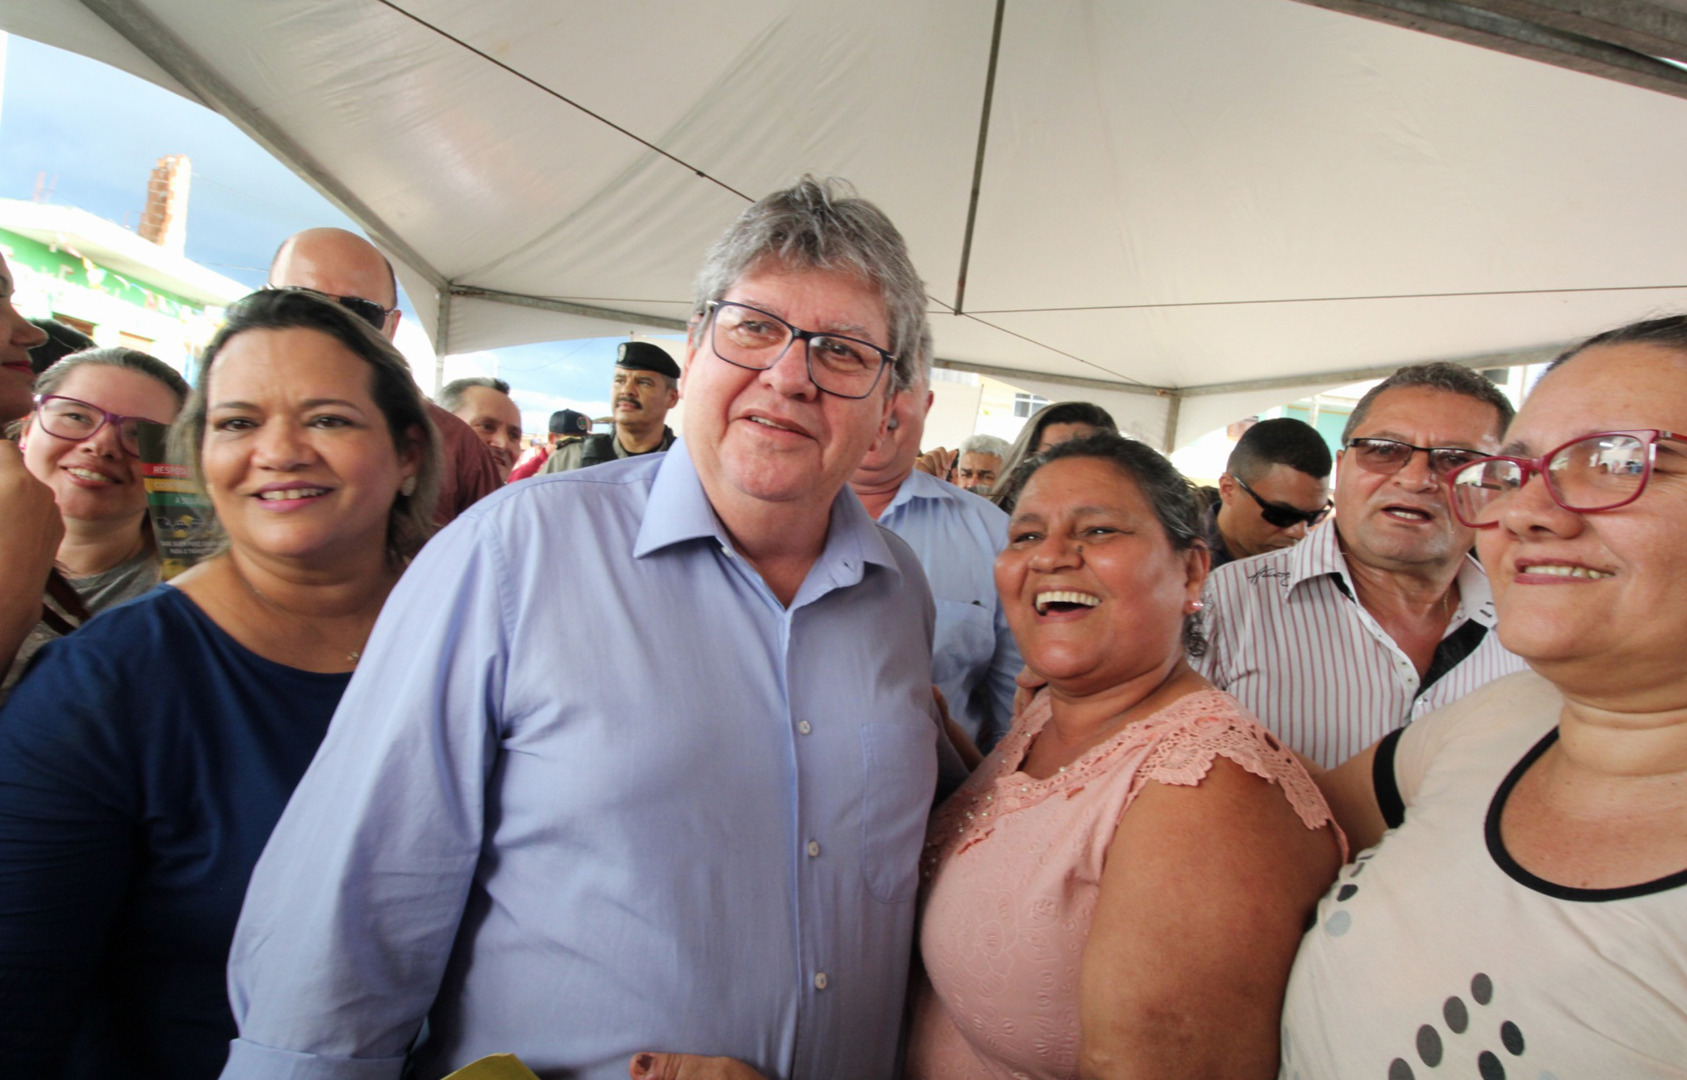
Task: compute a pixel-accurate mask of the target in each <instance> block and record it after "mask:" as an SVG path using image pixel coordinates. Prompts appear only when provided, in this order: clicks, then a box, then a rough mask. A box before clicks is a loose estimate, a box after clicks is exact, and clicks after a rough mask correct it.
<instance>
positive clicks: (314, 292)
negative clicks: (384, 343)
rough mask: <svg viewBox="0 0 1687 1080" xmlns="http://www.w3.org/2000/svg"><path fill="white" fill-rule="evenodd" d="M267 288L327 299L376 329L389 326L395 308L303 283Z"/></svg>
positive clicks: (383, 329)
mask: <svg viewBox="0 0 1687 1080" xmlns="http://www.w3.org/2000/svg"><path fill="white" fill-rule="evenodd" d="M265 288H270V289H286V290H288V291H289V292H302V293H309V294H310V295H311V296H314V297H317V298H318V299H321V300H326V301H328V302H329V303H330V304H338V305H340V306H341V307H343V308H345V309H346V310H347V311H349V312H351V313H352V314H353V315H356V316H357V317H358V318H360V319H362V320H363V321H364V322H366V323H368V324H369V325H370V326H373V327H374V328H375V329H376V330H380V331H383V332H384V331H385V330H386V328H387V316H388V315H391V314H392V313H393V311H394V310H395V309H394V308H389V307H382V306H381V305H379V304H377V303H375V301H373V300H365V299H364V298H363V297H361V296H335V295H334V294H333V293H325V292H323V291H322V290H320V289H307V288H305V287H304V286H303V285H268V286H265Z"/></svg>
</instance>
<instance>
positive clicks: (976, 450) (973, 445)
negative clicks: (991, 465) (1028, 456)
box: [960, 434, 1008, 461]
mask: <svg viewBox="0 0 1687 1080" xmlns="http://www.w3.org/2000/svg"><path fill="white" fill-rule="evenodd" d="M960 452H961V453H963V454H989V455H990V456H991V457H998V458H1001V459H1002V460H1003V461H1006V460H1007V458H1008V441H1007V440H1006V439H998V438H997V437H996V436H994V435H984V434H979V435H972V436H969V437H968V438H967V441H966V442H964V443H962V444H961V450H960Z"/></svg>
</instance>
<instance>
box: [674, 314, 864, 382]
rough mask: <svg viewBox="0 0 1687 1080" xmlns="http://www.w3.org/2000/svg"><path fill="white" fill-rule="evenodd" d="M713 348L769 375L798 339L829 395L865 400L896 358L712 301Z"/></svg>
mask: <svg viewBox="0 0 1687 1080" xmlns="http://www.w3.org/2000/svg"><path fill="white" fill-rule="evenodd" d="M706 306H707V309H708V312H709V344H710V346H711V347H712V348H713V349H714V350H715V355H716V356H718V357H720V358H721V359H722V360H725V361H726V362H727V363H729V364H732V365H734V366H736V367H741V368H749V369H750V370H751V371H766V370H767V369H768V368H770V367H772V366H773V365H774V364H777V363H778V362H779V359H780V357H782V356H784V355H785V353H786V352H787V351H789V350H790V348H791V343H792V342H793V341H801V342H802V343H803V345H804V346H805V350H804V351H805V353H806V356H807V363H808V377H809V378H810V379H811V380H813V382H814V385H815V386H818V387H819V388H820V389H822V390H824V391H825V392H826V393H828V394H833V395H835V396H837V397H841V398H864V397H866V396H867V395H869V394H871V393H872V392H873V388H874V387H875V386H877V385H878V384H879V378H880V376H882V375H883V374H884V370H885V368H887V367H890V366H891V365H892V364H894V363H896V357H895V356H894V355H892V354H891V353H888V352H886V351H885V350H883V349H881V348H879V347H878V346H877V345H874V344H873V343H872V342H869V341H862V340H860V339H859V338H852V337H844V336H843V335H841V334H825V333H821V332H820V331H818V330H803V329H801V328H799V327H795V326H792V325H791V324H790V323H788V322H786V321H785V320H784V319H781V318H780V317H779V316H777V315H774V314H773V313H771V312H767V311H763V310H762V309H761V308H756V307H751V306H750V305H749V304H740V303H737V302H735V301H732V300H711V301H709V303H708V304H707V305H706Z"/></svg>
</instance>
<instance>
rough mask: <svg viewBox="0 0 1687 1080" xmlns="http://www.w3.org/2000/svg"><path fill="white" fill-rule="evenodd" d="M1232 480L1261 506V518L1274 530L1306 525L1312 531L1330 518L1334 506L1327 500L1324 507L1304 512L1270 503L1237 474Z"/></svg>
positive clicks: (1284, 504) (1232, 476)
mask: <svg viewBox="0 0 1687 1080" xmlns="http://www.w3.org/2000/svg"><path fill="white" fill-rule="evenodd" d="M1230 479H1232V480H1234V481H1236V486H1237V487H1239V488H1241V489H1242V490H1243V491H1245V492H1247V493H1248V497H1249V498H1251V499H1253V501H1254V502H1256V503H1258V504H1259V516H1260V517H1262V518H1264V519H1265V523H1266V524H1267V525H1270V526H1271V527H1272V528H1274V529H1292V528H1294V527H1295V526H1296V525H1305V526H1306V527H1307V528H1309V529H1310V528H1312V526H1314V525H1316V524H1318V523H1319V522H1320V521H1323V520H1324V518H1326V517H1328V516H1329V513H1330V507H1331V506H1332V505H1333V504H1332V503H1331V502H1329V500H1327V499H1326V500H1325V502H1324V505H1323V506H1320V507H1319V508H1318V509H1316V510H1302V509H1300V508H1299V507H1294V506H1290V505H1288V504H1287V503H1280V502H1269V501H1267V500H1265V499H1262V498H1260V497H1259V492H1257V491H1255V490H1254V489H1253V488H1251V487H1249V486H1248V485H1247V481H1245V480H1243V479H1242V478H1241V477H1240V476H1237V475H1236V474H1235V473H1231V474H1230Z"/></svg>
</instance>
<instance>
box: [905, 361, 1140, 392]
mask: <svg viewBox="0 0 1687 1080" xmlns="http://www.w3.org/2000/svg"><path fill="white" fill-rule="evenodd" d="M931 366H932V367H935V368H947V369H949V370H950V371H970V372H972V373H973V374H975V375H988V376H990V377H991V378H992V379H1000V380H1002V381H1003V382H1009V383H1011V382H1013V381H1014V380H1015V379H1035V380H1037V381H1038V382H1046V383H1053V384H1054V385H1056V386H1077V387H1081V388H1085V389H1090V390H1111V391H1114V392H1115V393H1120V394H1144V395H1147V396H1149V397H1160V396H1161V395H1163V394H1166V393H1169V392H1171V387H1166V386H1145V385H1143V384H1142V383H1135V382H1113V381H1112V380H1110V379H1085V378H1082V377H1080V376H1077V375H1053V374H1049V373H1047V372H1042V371H1026V370H1025V369H1023V368H1005V367H995V366H993V365H991V364H974V363H972V362H971V361H968V360H944V359H941V358H937V359H933V360H932V362H931Z"/></svg>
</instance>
